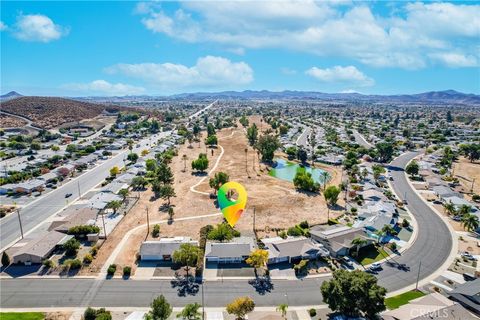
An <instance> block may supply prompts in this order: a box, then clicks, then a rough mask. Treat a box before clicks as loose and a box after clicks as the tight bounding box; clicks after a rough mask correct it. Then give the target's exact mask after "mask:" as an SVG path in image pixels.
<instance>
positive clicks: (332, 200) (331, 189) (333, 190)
mask: <svg viewBox="0 0 480 320" xmlns="http://www.w3.org/2000/svg"><path fill="white" fill-rule="evenodd" d="M340 192H341V190H340V188H339V187H337V186H328V187H327V188H326V189H325V191H324V192H323V196H324V198H325V201H327V203H328V205H329V206H335V205H336V204H337V201H338V195H339V194H340Z"/></svg>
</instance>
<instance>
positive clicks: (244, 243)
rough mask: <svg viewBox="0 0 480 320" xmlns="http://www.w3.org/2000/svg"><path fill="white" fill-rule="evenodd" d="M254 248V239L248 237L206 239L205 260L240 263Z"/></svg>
mask: <svg viewBox="0 0 480 320" xmlns="http://www.w3.org/2000/svg"><path fill="white" fill-rule="evenodd" d="M254 249H255V241H254V239H253V238H250V237H238V238H233V240H232V241H230V242H212V241H207V244H206V246H205V260H206V261H207V262H218V263H241V262H244V261H245V259H247V258H248V256H249V255H250V253H251V252H252V251H253V250H254Z"/></svg>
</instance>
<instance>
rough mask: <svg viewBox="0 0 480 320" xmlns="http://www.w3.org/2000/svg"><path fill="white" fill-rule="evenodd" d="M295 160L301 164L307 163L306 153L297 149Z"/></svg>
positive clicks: (301, 149)
mask: <svg viewBox="0 0 480 320" xmlns="http://www.w3.org/2000/svg"><path fill="white" fill-rule="evenodd" d="M297 159H298V160H300V161H301V162H302V163H305V162H307V159H308V154H307V151H306V150H305V149H303V148H299V149H298V150H297Z"/></svg>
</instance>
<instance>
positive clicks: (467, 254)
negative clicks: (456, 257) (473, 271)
mask: <svg viewBox="0 0 480 320" xmlns="http://www.w3.org/2000/svg"><path fill="white" fill-rule="evenodd" d="M460 255H461V256H462V257H464V258H467V259H468V260H472V261H477V258H475V257H474V256H472V255H471V254H470V253H468V252H466V251H465V252H462V253H460Z"/></svg>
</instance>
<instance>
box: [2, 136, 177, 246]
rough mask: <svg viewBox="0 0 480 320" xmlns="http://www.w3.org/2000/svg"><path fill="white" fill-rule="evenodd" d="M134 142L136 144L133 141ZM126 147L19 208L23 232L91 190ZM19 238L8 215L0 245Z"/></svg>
mask: <svg viewBox="0 0 480 320" xmlns="http://www.w3.org/2000/svg"><path fill="white" fill-rule="evenodd" d="M168 134H170V131H167V132H162V133H159V134H157V135H155V138H156V139H158V138H161V137H164V136H166V135H168ZM150 139H152V137H149V138H146V139H144V140H142V141H141V142H140V147H138V148H134V149H133V152H139V151H140V150H143V149H145V148H146V147H147V143H148V144H149V143H150ZM135 145H136V144H135ZM128 152H129V150H128V149H125V150H122V151H121V152H120V153H119V154H117V155H115V156H113V157H112V158H110V159H108V160H106V161H105V162H103V163H102V164H100V165H98V166H96V167H95V168H93V169H92V170H90V171H88V172H85V173H83V174H82V175H80V176H79V177H78V178H75V179H73V180H71V181H69V182H67V183H65V184H64V185H62V186H61V187H59V188H58V189H55V190H52V191H51V192H49V193H47V194H45V195H44V196H42V197H40V198H39V199H38V200H36V201H33V202H32V203H30V204H28V205H26V206H25V207H23V208H22V209H21V210H20V216H21V218H22V225H23V232H24V234H26V233H27V232H28V231H30V230H32V229H33V228H35V227H36V226H38V225H40V224H41V223H42V222H44V221H45V220H46V219H47V218H48V217H50V216H52V215H54V214H55V213H56V212H58V211H59V210H60V209H62V208H63V207H65V206H66V205H67V200H68V203H72V202H73V201H75V200H76V199H78V197H79V188H78V185H80V193H81V194H82V195H83V194H85V193H87V192H88V191H89V190H91V189H93V188H94V187H95V186H97V185H98V184H99V183H101V182H102V181H103V180H104V179H105V178H106V177H108V176H109V174H110V172H109V171H110V168H112V167H114V166H119V167H121V166H123V159H124V158H125V157H126V155H127V153H128ZM67 193H71V194H72V196H71V197H70V198H68V199H66V198H65V194H67ZM18 239H20V226H19V223H18V218H17V215H16V214H11V215H8V216H7V217H5V218H3V219H2V221H1V222H0V248H2V250H3V249H5V248H7V247H9V246H11V245H12V244H13V242H16V241H17V240H18Z"/></svg>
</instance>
